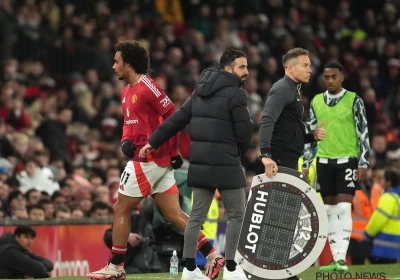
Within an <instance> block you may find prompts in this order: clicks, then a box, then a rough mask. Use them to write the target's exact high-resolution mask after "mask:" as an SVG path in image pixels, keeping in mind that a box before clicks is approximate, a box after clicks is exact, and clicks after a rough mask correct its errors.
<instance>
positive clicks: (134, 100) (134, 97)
mask: <svg viewBox="0 0 400 280" xmlns="http://www.w3.org/2000/svg"><path fill="white" fill-rule="evenodd" d="M131 100H132V104H133V103H135V102H136V101H137V95H136V94H134V95H133V96H132V99H131Z"/></svg>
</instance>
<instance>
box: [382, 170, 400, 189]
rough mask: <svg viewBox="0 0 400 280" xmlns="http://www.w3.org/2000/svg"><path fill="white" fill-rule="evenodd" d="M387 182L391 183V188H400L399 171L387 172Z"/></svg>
mask: <svg viewBox="0 0 400 280" xmlns="http://www.w3.org/2000/svg"><path fill="white" fill-rule="evenodd" d="M385 180H386V181H390V183H391V187H397V186H400V175H399V173H398V172H397V171H395V170H393V169H386V170H385Z"/></svg>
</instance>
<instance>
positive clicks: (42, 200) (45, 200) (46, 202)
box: [38, 198, 53, 206]
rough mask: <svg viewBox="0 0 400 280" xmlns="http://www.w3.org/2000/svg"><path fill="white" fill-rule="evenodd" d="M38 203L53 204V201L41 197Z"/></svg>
mask: <svg viewBox="0 0 400 280" xmlns="http://www.w3.org/2000/svg"><path fill="white" fill-rule="evenodd" d="M38 204H39V205H41V206H43V205H47V204H53V202H52V201H51V200H50V199H48V198H42V199H40V200H39V202H38Z"/></svg>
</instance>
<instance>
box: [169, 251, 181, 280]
mask: <svg viewBox="0 0 400 280" xmlns="http://www.w3.org/2000/svg"><path fill="white" fill-rule="evenodd" d="M178 267H179V259H178V256H177V255H176V250H174V252H173V253H172V257H171V265H170V267H169V279H178Z"/></svg>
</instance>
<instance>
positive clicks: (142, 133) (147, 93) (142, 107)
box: [121, 75, 178, 167]
mask: <svg viewBox="0 0 400 280" xmlns="http://www.w3.org/2000/svg"><path fill="white" fill-rule="evenodd" d="M121 103H122V110H123V113H124V126H123V130H122V139H121V142H122V141H124V140H126V139H129V140H131V141H132V142H133V143H134V144H135V145H136V151H135V156H134V157H133V158H132V160H133V161H139V162H151V161H154V162H155V163H156V164H157V165H158V166H162V167H165V166H170V165H171V157H173V156H177V155H178V145H177V138H178V135H176V136H174V137H172V138H171V139H170V140H169V142H166V143H164V144H163V145H162V146H161V147H159V148H158V149H157V150H155V151H154V152H152V153H151V154H150V155H148V156H147V157H146V158H140V157H139V151H140V149H141V148H142V147H143V146H144V145H146V144H147V140H148V138H149V137H150V135H151V134H152V133H153V132H154V130H156V129H157V127H158V126H159V125H160V124H161V123H162V122H163V121H164V120H165V119H166V118H168V117H169V116H170V115H172V113H173V112H175V106H174V104H173V103H172V102H171V100H170V99H169V98H168V96H167V95H166V94H165V93H164V91H163V90H162V89H161V87H160V86H159V85H158V84H157V83H156V82H154V81H153V80H152V79H151V78H150V77H147V76H146V75H142V76H141V77H140V79H139V81H138V83H137V84H136V85H134V86H131V85H127V86H126V87H125V88H124V89H123V91H122V94H121Z"/></svg>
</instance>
